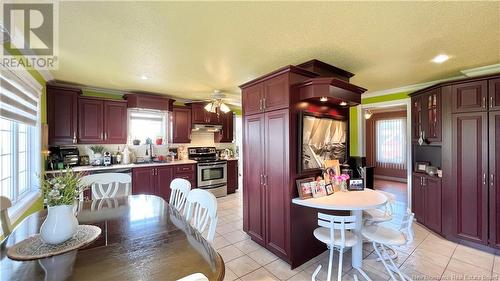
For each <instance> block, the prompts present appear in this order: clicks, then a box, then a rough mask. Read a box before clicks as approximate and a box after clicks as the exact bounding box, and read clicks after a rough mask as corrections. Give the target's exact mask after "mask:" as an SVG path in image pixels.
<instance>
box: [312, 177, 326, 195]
mask: <svg viewBox="0 0 500 281" xmlns="http://www.w3.org/2000/svg"><path fill="white" fill-rule="evenodd" d="M309 184H310V185H311V190H312V196H313V197H314V198H318V197H323V196H326V188H325V186H324V185H321V184H320V182H317V181H312V182H310V183H309Z"/></svg>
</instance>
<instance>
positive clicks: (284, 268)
mask: <svg viewBox="0 0 500 281" xmlns="http://www.w3.org/2000/svg"><path fill="white" fill-rule="evenodd" d="M264 267H265V268H266V269H267V270H268V271H269V272H271V273H272V274H273V275H274V276H276V277H278V278H279V279H280V280H287V279H288V278H290V277H292V276H294V275H295V274H297V273H299V272H300V271H298V270H296V269H295V270H292V269H291V266H290V265H289V264H288V263H286V262H284V261H282V260H280V259H277V260H275V261H273V262H271V263H269V264H267V265H266V266H264Z"/></svg>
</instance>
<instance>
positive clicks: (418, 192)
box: [411, 173, 425, 224]
mask: <svg viewBox="0 0 500 281" xmlns="http://www.w3.org/2000/svg"><path fill="white" fill-rule="evenodd" d="M411 199H412V204H411V206H412V212H413V213H414V214H415V219H417V221H418V222H420V223H422V224H424V223H425V214H424V200H425V196H424V180H423V176H422V174H418V173H414V174H413V185H412V198H411Z"/></svg>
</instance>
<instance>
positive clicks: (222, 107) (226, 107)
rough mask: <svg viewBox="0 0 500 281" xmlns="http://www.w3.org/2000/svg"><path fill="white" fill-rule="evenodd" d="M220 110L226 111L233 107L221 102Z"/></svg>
mask: <svg viewBox="0 0 500 281" xmlns="http://www.w3.org/2000/svg"><path fill="white" fill-rule="evenodd" d="M220 110H221V111H222V112H224V113H228V112H229V111H231V109H230V108H229V107H228V106H227V105H226V104H225V103H223V102H221V103H220Z"/></svg>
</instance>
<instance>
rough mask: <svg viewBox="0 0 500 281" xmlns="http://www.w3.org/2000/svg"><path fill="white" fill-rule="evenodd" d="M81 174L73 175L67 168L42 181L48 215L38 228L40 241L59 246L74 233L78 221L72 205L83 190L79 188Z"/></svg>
mask: <svg viewBox="0 0 500 281" xmlns="http://www.w3.org/2000/svg"><path fill="white" fill-rule="evenodd" d="M80 179H81V174H75V173H73V171H72V170H71V169H70V168H69V167H68V169H67V171H66V173H61V174H59V175H57V176H55V177H54V178H52V179H42V193H43V198H44V201H45V203H46V204H47V206H48V215H47V218H46V219H45V221H44V222H43V224H42V226H41V228H40V236H41V238H42V240H43V241H44V242H46V243H48V244H60V243H62V242H64V241H66V240H68V239H70V238H71V237H73V234H75V232H76V228H77V226H78V220H77V219H76V216H75V213H74V211H73V204H74V203H75V200H77V199H78V196H79V195H80V193H82V192H83V190H84V189H83V188H81V187H80V186H79V183H80Z"/></svg>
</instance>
